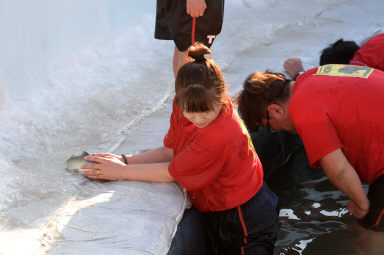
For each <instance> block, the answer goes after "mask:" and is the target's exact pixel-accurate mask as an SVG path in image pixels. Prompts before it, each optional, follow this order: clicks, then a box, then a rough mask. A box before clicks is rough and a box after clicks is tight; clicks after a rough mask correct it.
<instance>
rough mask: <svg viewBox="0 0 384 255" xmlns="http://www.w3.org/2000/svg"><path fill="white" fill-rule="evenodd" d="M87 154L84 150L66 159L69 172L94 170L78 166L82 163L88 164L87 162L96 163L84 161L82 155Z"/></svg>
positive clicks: (89, 162)
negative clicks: (78, 154)
mask: <svg viewBox="0 0 384 255" xmlns="http://www.w3.org/2000/svg"><path fill="white" fill-rule="evenodd" d="M86 156H89V153H88V152H86V151H83V153H82V154H81V155H80V156H74V155H72V156H71V157H70V158H69V159H68V160H67V167H66V169H67V170H68V171H71V172H75V173H82V172H84V171H89V170H94V169H81V168H80V167H81V166H82V165H88V164H97V163H96V162H92V161H86V160H85V159H84V157H86Z"/></svg>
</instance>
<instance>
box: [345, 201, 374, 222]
mask: <svg viewBox="0 0 384 255" xmlns="http://www.w3.org/2000/svg"><path fill="white" fill-rule="evenodd" d="M348 209H349V211H350V212H351V213H352V214H353V215H354V216H355V217H356V218H358V219H361V218H363V217H364V216H365V215H366V214H367V213H368V211H369V205H368V206H365V207H364V208H361V207H360V206H358V205H357V204H356V203H355V202H353V201H352V200H350V201H349V202H348Z"/></svg>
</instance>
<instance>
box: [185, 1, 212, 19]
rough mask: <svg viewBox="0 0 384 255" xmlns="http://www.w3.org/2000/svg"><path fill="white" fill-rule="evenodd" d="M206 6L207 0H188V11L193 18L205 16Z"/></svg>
mask: <svg viewBox="0 0 384 255" xmlns="http://www.w3.org/2000/svg"><path fill="white" fill-rule="evenodd" d="M178 1H179V0H178ZM206 8H207V5H206V3H205V0H187V13H188V14H189V15H191V17H192V18H193V17H196V18H198V17H200V16H203V15H204V11H205V9H206Z"/></svg>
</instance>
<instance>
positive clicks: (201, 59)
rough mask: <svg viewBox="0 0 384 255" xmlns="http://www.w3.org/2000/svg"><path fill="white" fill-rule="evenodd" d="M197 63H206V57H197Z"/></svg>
mask: <svg viewBox="0 0 384 255" xmlns="http://www.w3.org/2000/svg"><path fill="white" fill-rule="evenodd" d="M195 61H196V62H203V61H205V57H204V55H202V56H198V57H196V58H195Z"/></svg>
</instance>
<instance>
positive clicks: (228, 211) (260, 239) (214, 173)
mask: <svg viewBox="0 0 384 255" xmlns="http://www.w3.org/2000/svg"><path fill="white" fill-rule="evenodd" d="M187 53H188V56H189V57H191V58H192V59H193V60H194V61H192V62H190V63H187V64H185V65H183V66H182V67H181V68H180V70H179V72H178V74H177V77H176V84H175V85H176V95H175V98H174V102H173V112H172V115H171V120H170V128H169V131H168V133H167V135H166V136H165V138H164V146H163V147H160V148H156V149H153V150H150V151H147V152H144V153H142V154H138V155H134V156H126V157H125V158H124V157H120V156H116V155H112V154H94V155H93V156H91V157H86V158H85V159H86V160H88V161H94V162H97V163H99V164H90V165H84V166H83V167H82V168H84V169H95V170H90V171H85V172H83V174H84V175H85V176H86V177H88V178H91V179H106V180H136V181H137V180H140V181H150V182H172V181H176V182H178V183H179V184H180V185H182V186H183V187H184V188H186V189H187V190H188V193H189V195H190V198H191V201H192V204H193V206H195V207H196V208H197V209H198V210H199V211H200V212H203V214H204V217H205V219H206V222H207V224H208V226H207V228H208V235H209V239H210V243H211V245H212V249H213V251H214V253H215V254H258V255H263V254H273V247H274V243H275V240H276V236H277V231H278V229H279V223H278V211H277V202H278V201H277V200H278V199H277V197H276V196H275V195H274V194H273V193H272V192H271V191H270V190H269V188H268V187H267V185H266V184H263V170H262V166H261V163H260V161H259V158H258V156H257V154H256V152H255V149H254V148H253V145H252V142H251V140H250V137H249V134H248V132H247V130H246V128H245V126H244V125H243V123H242V121H241V120H240V118H239V116H238V114H237V113H236V111H234V109H233V106H232V104H231V102H230V100H229V98H228V97H227V96H226V85H225V82H224V78H223V75H222V73H221V71H220V69H219V68H218V67H217V66H216V64H215V63H214V62H213V61H212V60H211V59H206V58H205V57H204V55H206V54H210V53H211V52H210V50H209V49H208V48H207V47H206V46H204V45H203V44H199V43H198V44H195V45H193V46H191V47H190V48H189V49H188V51H187Z"/></svg>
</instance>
